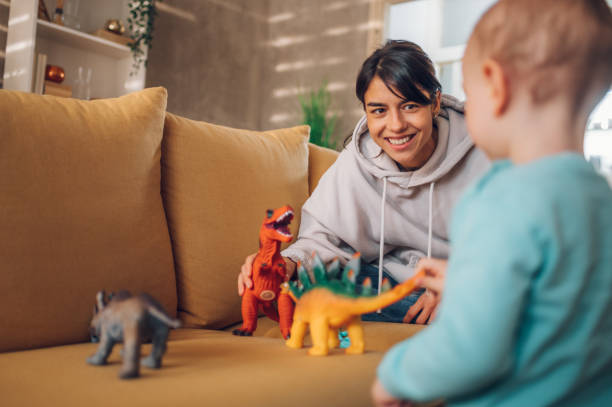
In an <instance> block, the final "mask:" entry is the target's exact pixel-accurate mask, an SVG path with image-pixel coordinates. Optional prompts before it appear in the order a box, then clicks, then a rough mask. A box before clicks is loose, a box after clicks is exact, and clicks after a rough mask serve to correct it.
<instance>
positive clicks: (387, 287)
mask: <svg viewBox="0 0 612 407" xmlns="http://www.w3.org/2000/svg"><path fill="white" fill-rule="evenodd" d="M390 289H391V283H390V282H389V279H387V278H385V279H383V281H382V285H381V286H380V292H381V293H384V292H387V291H389V290H390Z"/></svg>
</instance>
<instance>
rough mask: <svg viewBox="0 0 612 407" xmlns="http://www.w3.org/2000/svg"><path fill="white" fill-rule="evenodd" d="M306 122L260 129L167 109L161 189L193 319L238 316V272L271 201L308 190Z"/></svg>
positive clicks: (186, 310)
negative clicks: (200, 119)
mask: <svg viewBox="0 0 612 407" xmlns="http://www.w3.org/2000/svg"><path fill="white" fill-rule="evenodd" d="M308 132H309V128H308V127H307V126H300V127H294V128H290V129H282V130H276V131H269V132H264V133H260V132H255V131H247V130H238V129H231V128H228V127H223V126H216V125H213V124H209V123H205V122H197V121H193V120H189V119H185V118H182V117H179V116H176V115H173V114H170V113H169V114H168V115H167V117H166V125H165V128H164V143H163V156H162V166H163V176H162V194H163V197H164V202H165V208H166V214H167V217H168V224H169V227H170V233H171V235H172V244H173V250H174V258H175V265H176V273H177V288H178V301H179V316H180V318H181V319H182V320H183V321H184V322H185V323H186V324H187V325H188V326H191V327H206V328H223V327H226V326H228V325H231V324H234V323H236V322H238V321H240V320H241V315H240V301H241V298H240V297H239V296H238V294H237V289H236V278H237V276H238V272H239V271H240V266H241V265H242V263H243V262H244V259H245V257H246V256H247V255H248V254H251V253H254V252H256V251H257V250H258V248H259V228H260V227H261V223H262V221H263V219H264V218H265V214H266V209H268V208H271V209H273V208H278V207H280V206H283V205H286V204H289V205H291V206H293V208H294V209H295V210H296V217H295V218H294V220H293V223H292V226H291V231H292V232H293V233H294V234H296V233H297V229H298V225H299V222H300V216H299V215H300V212H299V210H300V208H301V207H302V204H303V203H304V201H305V200H306V198H307V197H308V147H307V146H308Z"/></svg>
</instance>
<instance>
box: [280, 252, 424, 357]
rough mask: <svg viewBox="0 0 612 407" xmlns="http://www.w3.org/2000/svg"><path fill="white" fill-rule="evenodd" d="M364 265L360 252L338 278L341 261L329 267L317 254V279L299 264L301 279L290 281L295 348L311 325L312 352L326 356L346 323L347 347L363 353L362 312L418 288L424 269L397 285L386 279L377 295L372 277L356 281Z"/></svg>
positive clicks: (337, 343) (314, 260)
mask: <svg viewBox="0 0 612 407" xmlns="http://www.w3.org/2000/svg"><path fill="white" fill-rule="evenodd" d="M360 265H361V257H360V254H359V253H356V254H355V255H354V256H353V258H352V259H351V260H350V261H349V262H348V263H347V264H346V266H345V268H344V271H343V272H342V276H341V278H338V274H339V273H340V263H339V261H338V260H337V259H336V260H334V261H333V262H332V263H331V264H330V266H329V267H328V269H327V271H326V270H325V266H324V265H323V263H322V262H321V259H320V258H319V257H318V256H317V255H316V254H315V255H314V259H313V274H314V281H315V282H314V283H313V282H312V281H311V279H310V277H309V276H308V273H307V272H306V269H304V267H303V266H302V265H301V264H299V265H298V278H299V282H298V283H295V282H293V281H292V282H290V283H289V285H290V289H291V294H292V296H293V297H294V300H295V301H296V306H295V313H294V315H293V326H292V327H291V338H290V339H289V340H288V341H287V342H286V344H287V346H289V347H290V348H294V349H299V348H301V347H302V346H303V342H304V335H305V334H306V328H307V327H308V326H310V336H311V337H312V343H313V346H312V348H310V349H309V351H308V354H309V355H316V356H325V355H327V354H328V353H329V349H330V348H335V347H337V346H338V345H339V340H338V329H339V328H344V327H346V330H347V332H348V337H349V339H350V343H351V344H350V346H349V347H348V348H346V353H347V354H361V353H363V351H364V347H365V345H364V341H363V328H362V326H361V315H362V314H366V313H368V312H374V311H376V310H378V309H380V308H384V307H387V306H389V305H391V304H393V303H395V302H397V301H399V300H401V299H402V298H404V297H405V296H407V295H408V294H410V292H412V291H413V290H414V289H415V288H416V286H415V280H416V279H417V278H418V277H420V276H421V273H418V274H417V275H415V276H414V277H412V278H410V279H408V280H406V281H405V282H403V283H401V284H398V285H397V286H395V287H394V288H393V289H391V285H390V284H389V282H388V280H386V279H385V280H384V281H383V283H382V285H381V291H384V293H382V294H381V295H378V296H376V294H375V293H373V290H372V283H371V281H370V279H369V278H366V279H365V280H364V281H363V284H362V286H361V287H360V288H359V287H358V286H357V285H356V284H355V281H356V277H357V275H358V274H359V270H360ZM358 291H359V292H358Z"/></svg>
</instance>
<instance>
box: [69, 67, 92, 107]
mask: <svg viewBox="0 0 612 407" xmlns="http://www.w3.org/2000/svg"><path fill="white" fill-rule="evenodd" d="M91 75H92V69H91V68H84V67H82V66H79V67H78V68H77V75H76V77H77V78H76V80H75V81H74V85H73V87H74V89H73V95H74V97H75V98H77V99H83V100H90V99H91Z"/></svg>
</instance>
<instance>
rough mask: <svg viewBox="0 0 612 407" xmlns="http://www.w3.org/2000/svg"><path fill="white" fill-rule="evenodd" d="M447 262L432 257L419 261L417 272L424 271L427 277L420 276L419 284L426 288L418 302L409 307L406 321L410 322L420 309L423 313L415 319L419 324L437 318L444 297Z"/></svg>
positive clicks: (405, 317)
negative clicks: (439, 305)
mask: <svg viewBox="0 0 612 407" xmlns="http://www.w3.org/2000/svg"><path fill="white" fill-rule="evenodd" d="M447 264H448V262H447V261H446V260H441V259H432V258H424V259H421V260H420V261H419V262H418V264H417V266H416V272H419V271H421V270H422V271H424V272H425V277H422V278H420V279H419V280H418V281H417V285H419V286H420V287H423V288H425V289H426V290H425V292H424V293H423V294H422V295H421V296H420V297H419V299H418V300H417V302H415V303H414V305H413V306H412V307H410V308H409V309H408V312H406V315H405V316H404V323H410V322H411V321H412V320H413V319H414V317H415V316H416V315H417V314H418V313H419V311H420V312H421V314H420V315H419V316H418V318H417V319H416V321H415V322H416V323H417V324H425V323H428V321H429V322H431V321H433V320H434V319H435V318H436V314H437V312H438V304H439V303H440V300H441V299H442V292H443V291H444V279H445V278H446V266H447Z"/></svg>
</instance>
